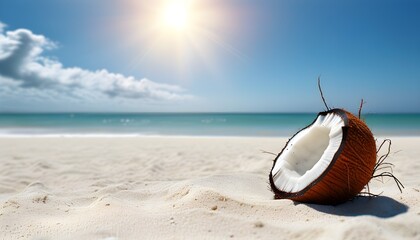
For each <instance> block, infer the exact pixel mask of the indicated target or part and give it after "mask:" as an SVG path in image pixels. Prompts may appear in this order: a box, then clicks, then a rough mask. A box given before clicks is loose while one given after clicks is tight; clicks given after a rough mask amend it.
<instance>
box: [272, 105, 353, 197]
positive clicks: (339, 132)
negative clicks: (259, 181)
mask: <svg viewBox="0 0 420 240" xmlns="http://www.w3.org/2000/svg"><path fill="white" fill-rule="evenodd" d="M344 125H345V123H344V121H343V119H342V118H341V117H340V116H338V115H337V114H335V113H328V114H326V115H319V116H318V117H317V119H316V121H315V122H314V123H313V124H312V125H310V126H309V127H307V128H306V129H304V130H302V131H300V132H299V133H298V134H296V135H295V136H294V137H293V138H292V139H291V140H290V141H289V142H288V143H287V145H286V147H285V149H284V150H283V152H282V153H281V155H280V156H279V157H278V159H277V161H276V164H275V166H274V168H273V170H272V176H273V180H274V184H275V186H276V187H277V189H279V190H280V191H283V192H289V193H296V192H299V191H301V190H303V189H304V188H305V187H307V186H308V185H309V184H310V183H312V182H313V181H315V180H316V179H317V178H318V177H319V176H320V175H321V174H322V173H323V172H324V171H325V170H326V169H327V168H328V166H329V165H330V163H331V161H332V160H333V158H334V155H335V154H336V152H337V151H338V149H339V148H340V145H341V142H342V138H343V129H342V127H343V126H344Z"/></svg>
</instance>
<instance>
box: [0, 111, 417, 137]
mask: <svg viewBox="0 0 420 240" xmlns="http://www.w3.org/2000/svg"><path fill="white" fill-rule="evenodd" d="M316 115H317V114H316V113H299V114H296V113H13V114H12V113H3V114H0V136H27V135H36V136H48V135H60V136H264V137H276V136H292V135H293V134H294V133H296V132H297V131H298V130H300V129H302V128H304V127H305V126H307V125H309V124H310V123H311V122H312V121H313V120H314V119H315V117H316ZM363 119H364V120H365V121H366V123H367V124H368V126H369V127H370V128H371V130H372V132H373V134H374V135H382V136H420V114H367V115H364V116H363Z"/></svg>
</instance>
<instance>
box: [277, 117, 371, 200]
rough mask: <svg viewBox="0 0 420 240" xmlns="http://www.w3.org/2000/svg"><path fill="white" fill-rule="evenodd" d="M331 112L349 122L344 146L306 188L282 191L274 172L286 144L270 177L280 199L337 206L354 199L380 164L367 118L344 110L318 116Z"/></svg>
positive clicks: (346, 122) (344, 130)
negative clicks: (364, 120)
mask: <svg viewBox="0 0 420 240" xmlns="http://www.w3.org/2000/svg"><path fill="white" fill-rule="evenodd" d="M329 113H334V114H336V115H338V116H340V117H341V118H342V119H343V121H344V124H345V126H343V138H342V142H341V145H340V147H339V149H338V150H337V152H336V153H335V155H334V158H333V159H332V161H331V163H330V165H329V166H328V167H327V169H326V170H325V171H324V172H323V173H322V174H321V175H320V176H319V177H318V178H317V179H315V180H314V181H313V182H312V183H310V184H309V185H308V186H307V187H306V188H304V189H303V190H301V191H299V192H284V191H281V190H279V189H277V187H276V186H275V184H274V181H273V176H272V171H273V168H274V166H275V164H276V162H277V159H278V158H279V156H280V155H281V154H282V153H283V151H284V149H285V148H286V147H285V148H283V150H282V151H281V152H280V153H279V155H278V156H277V157H276V159H275V160H274V164H273V168H272V169H271V171H270V176H269V178H270V185H271V188H272V190H273V192H274V194H275V198H276V199H284V198H286V199H292V200H294V201H298V202H305V203H317V204H330V205H336V204H340V203H343V202H345V201H348V200H350V199H352V198H354V197H355V196H356V195H357V194H359V193H360V191H362V189H363V188H364V187H365V186H366V184H368V182H369V181H370V180H371V178H372V173H373V169H374V167H375V163H376V144H375V139H374V138H373V135H372V132H371V131H370V130H369V128H368V126H367V125H366V124H365V123H364V122H363V121H361V120H360V119H359V118H357V117H356V116H354V115H353V114H351V113H349V112H347V111H345V110H343V109H332V110H329V111H326V112H321V113H319V114H318V116H319V115H327V114H329ZM315 120H316V119H315ZM314 122H315V121H314ZM314 122H313V123H314ZM313 123H312V124H313ZM312 124H311V125H312ZM311 125H309V126H308V127H310V126H311ZM308 127H306V128H308ZM306 128H304V129H306ZM302 130H303V129H302ZM302 130H301V131H302ZM298 133H299V132H298ZM296 134H297V133H296ZM296 134H295V135H296ZM295 135H294V136H295ZM294 136H293V137H294ZM293 137H292V138H293ZM289 141H290V140H289ZM286 146H287V144H286Z"/></svg>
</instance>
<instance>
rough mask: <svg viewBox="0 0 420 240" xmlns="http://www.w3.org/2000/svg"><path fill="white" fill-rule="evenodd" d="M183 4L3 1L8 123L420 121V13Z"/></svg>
mask: <svg viewBox="0 0 420 240" xmlns="http://www.w3.org/2000/svg"><path fill="white" fill-rule="evenodd" d="M174 1H175V2H178V3H170V2H174ZM180 2H182V0H172V1H170V0H156V1H146V0H143V1H136V0H122V1H111V0H89V1H86V0H72V1H70V0H63V1H57V0H37V1H24V0H2V1H1V2H0V22H1V23H2V24H1V25H0V26H2V27H0V29H1V30H0V111H43V112H45V111H48V112H51V111H60V112H62V111H71V112H75V111H101V112H114V111H124V112H131V111H136V112H137V111H140V112H141V111H153V112H155V111H171V112H174V111H175V112H176V111H181V112H184V111H200V112H203V111H204V112H317V111H321V110H323V104H322V102H321V99H320V97H319V93H318V89H317V85H316V79H317V77H318V76H319V75H321V79H322V84H323V89H324V94H325V96H326V98H327V102H328V103H329V105H331V106H333V107H341V108H346V109H349V110H351V111H356V110H357V108H358V105H359V102H360V99H361V98H364V99H365V101H366V102H367V104H366V105H365V108H364V109H365V111H367V112H420V94H419V92H420V44H419V43H420V15H419V14H418V12H419V11H420V2H419V1H408V0H407V1H405V0H399V1H397V0H395V1H357V0H353V1H333V0H328V1H327V0H320V1H299V0H290V1H282V0H276V1H274V0H273V1H268V0H267V1H257V0H253V1H251V0H196V1H194V0H191V1H190V2H189V4H190V5H188V6H189V7H188V19H187V20H186V21H187V22H188V28H187V27H185V28H183V29H182V30H179V29H171V27H169V26H166V25H165V24H163V23H162V24H161V22H160V20H162V17H161V15H162V14H164V13H163V12H164V10H165V9H166V6H167V5H168V4H180ZM164 25H165V26H164Z"/></svg>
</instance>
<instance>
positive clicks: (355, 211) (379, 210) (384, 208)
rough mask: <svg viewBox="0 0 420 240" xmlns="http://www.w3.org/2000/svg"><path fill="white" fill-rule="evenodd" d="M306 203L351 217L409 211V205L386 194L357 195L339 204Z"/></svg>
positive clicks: (377, 215) (388, 216) (381, 215)
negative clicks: (373, 195)
mask: <svg viewBox="0 0 420 240" xmlns="http://www.w3.org/2000/svg"><path fill="white" fill-rule="evenodd" d="M306 205H307V206H308V207H311V208H313V209H315V210H317V211H320V212H324V213H328V214H334V215H339V216H350V217H355V216H362V215H368V216H375V217H379V218H390V217H394V216H397V215H399V214H402V213H405V212H407V211H408V206H407V205H405V204H402V203H400V202H398V201H396V200H394V199H392V198H389V197H385V196H378V197H357V198H355V199H353V200H352V201H349V202H347V203H343V204H341V205H337V206H327V205H317V204H306Z"/></svg>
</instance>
